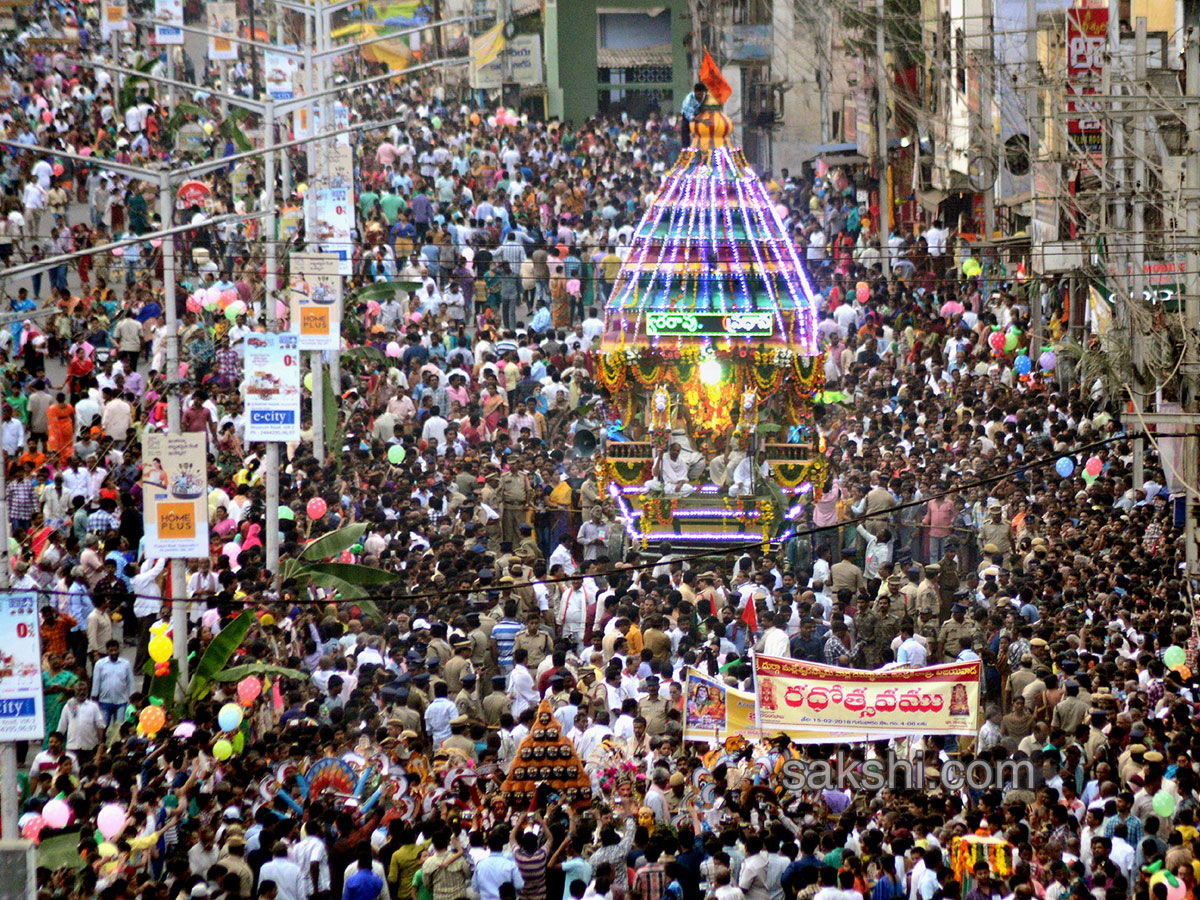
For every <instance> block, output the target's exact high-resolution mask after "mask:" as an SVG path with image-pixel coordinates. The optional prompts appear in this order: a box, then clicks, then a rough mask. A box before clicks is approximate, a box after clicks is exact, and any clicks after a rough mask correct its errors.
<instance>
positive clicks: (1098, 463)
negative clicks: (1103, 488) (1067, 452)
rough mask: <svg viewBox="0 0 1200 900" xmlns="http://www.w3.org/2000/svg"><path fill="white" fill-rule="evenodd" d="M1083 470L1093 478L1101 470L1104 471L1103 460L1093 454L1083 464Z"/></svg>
mask: <svg viewBox="0 0 1200 900" xmlns="http://www.w3.org/2000/svg"><path fill="white" fill-rule="evenodd" d="M1083 470H1084V471H1085V472H1087V473H1088V474H1089V475H1091V476H1092V477H1093V478H1095V477H1096V476H1097V475H1099V474H1100V473H1101V472H1102V471H1104V460H1102V459H1101V458H1100V457H1098V456H1093V457H1092V458H1091V459H1089V460H1088V461H1087V463H1086V464H1085V465H1084V467H1083Z"/></svg>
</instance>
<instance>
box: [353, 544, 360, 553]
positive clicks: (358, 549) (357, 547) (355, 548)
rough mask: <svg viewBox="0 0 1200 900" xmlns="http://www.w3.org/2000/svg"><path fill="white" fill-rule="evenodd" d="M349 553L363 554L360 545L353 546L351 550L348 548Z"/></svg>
mask: <svg viewBox="0 0 1200 900" xmlns="http://www.w3.org/2000/svg"><path fill="white" fill-rule="evenodd" d="M350 552H351V553H362V552H363V545H362V544H355V545H354V546H353V547H351V548H350Z"/></svg>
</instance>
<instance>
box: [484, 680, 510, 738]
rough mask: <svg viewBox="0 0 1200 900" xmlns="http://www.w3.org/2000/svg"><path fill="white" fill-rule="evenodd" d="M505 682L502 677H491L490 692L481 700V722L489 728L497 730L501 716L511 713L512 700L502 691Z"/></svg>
mask: <svg viewBox="0 0 1200 900" xmlns="http://www.w3.org/2000/svg"><path fill="white" fill-rule="evenodd" d="M505 680H506V679H505V677H504V676H503V675H493V676H492V690H491V692H490V693H489V694H488V695H487V696H486V697H484V698H483V702H482V704H481V706H482V707H483V720H484V722H486V723H487V726H488V727H489V728H499V727H500V718H501V716H503V715H504V714H505V713H511V712H512V698H511V697H509V696H508V694H506V693H505V691H504V682H505Z"/></svg>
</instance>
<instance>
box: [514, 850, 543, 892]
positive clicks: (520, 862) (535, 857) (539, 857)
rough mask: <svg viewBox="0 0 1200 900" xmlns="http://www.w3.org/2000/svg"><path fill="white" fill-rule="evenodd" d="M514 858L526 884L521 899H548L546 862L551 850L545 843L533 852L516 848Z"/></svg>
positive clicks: (522, 889)
mask: <svg viewBox="0 0 1200 900" xmlns="http://www.w3.org/2000/svg"><path fill="white" fill-rule="evenodd" d="M513 859H514V860H516V862H517V869H519V870H520V872H521V878H522V879H523V880H524V882H525V886H524V887H523V888H521V900H546V863H547V862H548V861H549V859H550V850H549V849H548V848H547V847H546V846H545V845H544V844H543V845H542V846H540V847H538V848H537V849H536V850H535V851H533V852H532V853H526V852H525V851H524V850H519V849H518V850H516V851H515V852H514V853H513Z"/></svg>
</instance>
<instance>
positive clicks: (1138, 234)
mask: <svg viewBox="0 0 1200 900" xmlns="http://www.w3.org/2000/svg"><path fill="white" fill-rule="evenodd" d="M1135 34H1136V37H1135V39H1134V40H1135V43H1134V65H1135V70H1134V72H1135V74H1134V82H1135V83H1136V84H1137V86H1138V92H1139V94H1140V96H1141V97H1145V96H1146V17H1145V16H1138V19H1137V24H1136V30H1135ZM1145 197H1146V126H1145V124H1144V123H1142V122H1134V124H1133V278H1132V282H1133V291H1132V294H1133V295H1132V296H1131V297H1130V298H1129V302H1130V313H1131V315H1130V334H1129V340H1130V349H1131V351H1132V356H1133V391H1132V394H1133V410H1134V420H1135V421H1134V423H1133V424H1134V425H1135V426H1137V427H1138V431H1139V432H1140V431H1141V427H1140V422H1139V421H1137V414H1138V413H1140V412H1141V411H1142V407H1143V404H1144V403H1145V397H1144V391H1145V388H1144V385H1143V384H1142V380H1141V377H1140V372H1141V366H1142V361H1143V358H1144V356H1145V336H1144V335H1143V334H1142V326H1141V316H1135V315H1133V314H1132V313H1133V311H1134V310H1138V311H1140V310H1141V309H1142V307H1143V305H1144V303H1145V300H1144V296H1145V287H1146V275H1145V266H1146V200H1145ZM1145 447H1146V445H1145V442H1144V440H1143V439H1142V438H1140V437H1137V438H1134V439H1133V485H1132V486H1133V487H1134V488H1135V489H1136V488H1139V487H1141V486H1142V484H1143V483H1144V482H1145V453H1146V450H1145Z"/></svg>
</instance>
